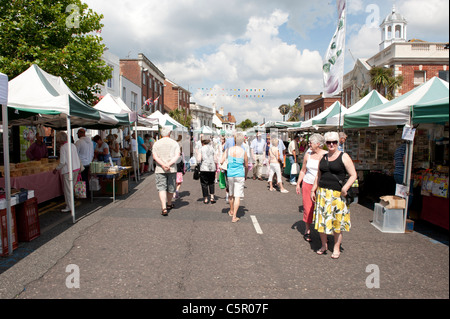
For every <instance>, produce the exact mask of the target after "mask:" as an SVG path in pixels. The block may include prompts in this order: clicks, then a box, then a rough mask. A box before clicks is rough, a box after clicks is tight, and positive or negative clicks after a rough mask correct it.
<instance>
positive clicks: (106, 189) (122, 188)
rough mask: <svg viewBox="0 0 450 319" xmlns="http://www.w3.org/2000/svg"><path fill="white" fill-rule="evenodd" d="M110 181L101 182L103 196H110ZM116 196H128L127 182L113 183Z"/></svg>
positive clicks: (111, 182) (124, 180) (111, 183)
mask: <svg viewBox="0 0 450 319" xmlns="http://www.w3.org/2000/svg"><path fill="white" fill-rule="evenodd" d="M112 185H113V181H112V180H103V181H101V186H102V193H103V194H105V195H112V194H113V191H112ZM115 186H116V187H115V189H116V196H119V195H125V194H128V180H127V179H123V180H118V181H116V182H115Z"/></svg>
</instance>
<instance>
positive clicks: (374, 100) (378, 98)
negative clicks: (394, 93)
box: [325, 90, 389, 126]
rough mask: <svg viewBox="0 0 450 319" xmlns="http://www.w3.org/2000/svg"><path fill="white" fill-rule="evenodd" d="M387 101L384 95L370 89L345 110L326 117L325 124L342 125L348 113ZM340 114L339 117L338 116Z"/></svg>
mask: <svg viewBox="0 0 450 319" xmlns="http://www.w3.org/2000/svg"><path fill="white" fill-rule="evenodd" d="M387 102H389V100H388V99H386V98H385V97H384V96H382V95H381V94H380V93H378V92H377V91H376V90H372V91H371V92H370V93H369V94H367V95H366V96H365V97H364V98H362V99H361V100H359V101H358V102H356V103H355V104H353V105H352V106H351V107H349V108H348V109H345V112H343V113H341V114H340V115H339V114H336V115H334V116H331V117H329V118H327V120H326V123H325V126H343V125H344V117H345V116H348V115H350V114H353V113H356V112H358V111H360V110H363V109H370V108H373V107H375V106H378V105H380V104H384V103H387ZM339 116H340V118H339Z"/></svg>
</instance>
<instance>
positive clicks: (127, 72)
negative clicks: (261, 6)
mask: <svg viewBox="0 0 450 319" xmlns="http://www.w3.org/2000/svg"><path fill="white" fill-rule="evenodd" d="M120 72H121V73H122V74H123V76H125V77H126V78H127V79H128V80H130V81H131V82H133V83H136V84H137V85H139V86H140V85H141V84H142V82H141V70H140V68H139V65H138V62H137V61H124V60H121V61H120Z"/></svg>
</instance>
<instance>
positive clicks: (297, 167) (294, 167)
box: [291, 163, 300, 175]
mask: <svg viewBox="0 0 450 319" xmlns="http://www.w3.org/2000/svg"><path fill="white" fill-rule="evenodd" d="M299 173H300V165H298V163H294V164H292V166H291V175H298V174H299Z"/></svg>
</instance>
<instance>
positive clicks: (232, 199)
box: [221, 132, 248, 223]
mask: <svg viewBox="0 0 450 319" xmlns="http://www.w3.org/2000/svg"><path fill="white" fill-rule="evenodd" d="M243 142H244V135H243V134H242V133H240V132H239V133H236V137H235V146H232V147H230V148H228V149H227V150H226V151H225V152H224V154H223V156H222V160H221V163H224V162H225V161H226V160H228V169H227V178H228V188H229V203H230V211H229V212H228V215H230V216H231V217H232V219H231V222H233V223H236V222H238V221H239V218H238V217H237V212H238V210H239V205H240V202H241V198H242V197H244V184H245V167H246V166H247V164H248V157H247V153H246V152H245V150H244V149H243V148H242V143H243Z"/></svg>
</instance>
